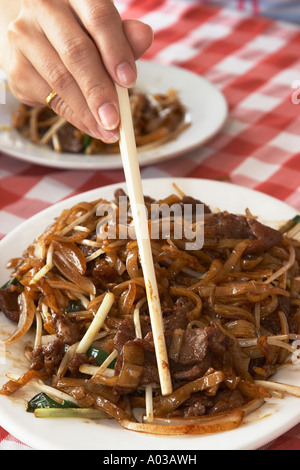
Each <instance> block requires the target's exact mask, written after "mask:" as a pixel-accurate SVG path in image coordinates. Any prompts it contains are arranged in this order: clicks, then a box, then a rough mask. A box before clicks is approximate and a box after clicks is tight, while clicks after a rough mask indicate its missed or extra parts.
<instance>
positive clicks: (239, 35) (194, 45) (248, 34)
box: [0, 0, 300, 450]
mask: <svg viewBox="0 0 300 470" xmlns="http://www.w3.org/2000/svg"><path fill="white" fill-rule="evenodd" d="M116 4H117V6H118V8H119V11H120V13H121V15H122V16H123V17H124V18H137V19H140V20H142V21H144V22H146V23H148V24H150V25H151V26H152V28H153V30H154V33H155V39H154V44H153V46H152V47H151V49H150V50H149V51H148V52H147V53H146V54H145V56H144V57H143V59H144V60H155V61H156V62H160V63H162V64H173V65H177V66H179V67H183V68H185V69H188V70H191V71H193V72H196V73H198V74H200V75H202V76H203V77H205V78H206V79H208V80H209V81H211V82H212V83H214V84H215V85H216V86H217V87H218V88H219V89H220V90H221V91H222V92H223V93H224V94H225V96H226V98H227V101H228V104H229V119H228V122H227V124H226V125H225V127H224V128H223V129H222V131H221V132H220V133H219V134H218V135H217V136H216V137H214V138H213V139H212V140H211V141H210V142H209V143H207V144H206V145H205V146H204V147H202V148H201V149H198V150H196V151H193V152H191V153H189V154H187V155H185V156H182V157H180V158H176V159H173V160H172V161H171V164H170V161H169V162H163V163H160V164H155V165H151V166H148V167H145V168H143V169H142V170H141V172H142V177H147V178H148V177H164V176H173V177H182V176H185V177H199V178H207V179H217V178H225V179H227V178H228V179H229V180H230V181H231V182H232V183H234V184H237V185H241V186H246V187H249V188H253V189H255V190H258V191H261V192H263V193H267V194H269V195H271V196H274V197H276V198H278V199H281V200H282V201H285V202H287V203H288V204H290V205H292V206H294V207H295V208H296V209H298V210H299V211H300V104H298V103H299V102H300V99H299V98H300V27H298V26H296V25H292V24H287V23H283V22H277V21H276V22H275V21H273V20H270V19H267V18H262V17H255V16H249V15H247V14H245V13H243V12H241V11H237V10H236V11H234V10H228V9H222V8H216V7H212V6H209V5H207V4H206V5H203V4H202V2H200V1H196V0H145V1H143V2H141V1H140V0H118V1H117V2H116ZM297 81H298V83H297ZM293 86H295V87H296V88H293ZM297 87H298V88H297ZM121 181H124V175H123V171H121V170H111V171H70V170H68V171H66V170H60V169H57V170H56V169H53V168H46V167H39V166H33V165H31V164H28V163H26V162H22V161H19V160H16V159H13V158H11V157H8V156H6V155H3V154H0V194H1V197H0V238H2V237H4V236H5V235H6V234H7V233H9V232H10V231H11V230H13V229H14V228H15V227H17V226H18V225H19V224H20V223H21V222H23V221H24V220H25V219H28V218H29V217H31V216H33V215H34V214H36V213H37V212H39V211H40V210H42V209H45V208H47V207H49V206H51V205H52V204H54V203H56V202H59V201H60V200H62V199H64V198H67V197H69V196H72V195H74V194H78V193H80V192H83V191H87V190H90V189H94V188H97V187H99V186H104V185H107V184H111V183H118V182H121ZM0 423H1V416H0ZM8 449H15V450H20V449H22V450H23V449H29V448H28V447H27V446H26V445H24V444H23V443H20V442H19V441H17V439H15V438H14V437H13V436H11V435H10V434H9V433H7V432H6V431H5V430H4V429H3V428H1V427H0V450H8ZM264 449H270V450H296V449H297V450H299V449H300V424H299V425H298V426H296V427H295V428H293V429H292V430H290V431H289V432H288V433H286V434H285V435H283V436H281V437H280V438H278V439H277V440H276V441H274V442H272V443H270V444H269V445H268V446H266V447H265V448H264Z"/></svg>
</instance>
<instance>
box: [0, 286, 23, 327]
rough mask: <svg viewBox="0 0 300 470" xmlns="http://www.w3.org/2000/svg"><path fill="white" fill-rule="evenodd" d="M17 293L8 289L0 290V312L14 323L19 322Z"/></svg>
mask: <svg viewBox="0 0 300 470" xmlns="http://www.w3.org/2000/svg"><path fill="white" fill-rule="evenodd" d="M18 296H19V294H18V292H17V291H14V290H10V289H0V310H2V312H3V313H4V315H5V316H6V317H7V318H8V319H9V320H12V321H14V322H18V321H19V315H20V313H19V304H18Z"/></svg>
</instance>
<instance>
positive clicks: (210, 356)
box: [115, 311, 233, 385]
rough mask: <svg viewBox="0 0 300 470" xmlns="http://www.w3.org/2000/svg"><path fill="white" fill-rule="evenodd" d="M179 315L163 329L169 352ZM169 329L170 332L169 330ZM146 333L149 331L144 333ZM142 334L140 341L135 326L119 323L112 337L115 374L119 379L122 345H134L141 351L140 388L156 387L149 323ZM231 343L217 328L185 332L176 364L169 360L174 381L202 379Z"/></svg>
mask: <svg viewBox="0 0 300 470" xmlns="http://www.w3.org/2000/svg"><path fill="white" fill-rule="evenodd" d="M181 313H182V312H181ZM178 315H179V314H178V311H177V312H175V313H173V315H169V316H168V317H167V319H168V323H167V325H168V326H169V327H170V329H165V339H166V346H167V350H168V349H169V348H170V345H171V342H172V338H173V334H174V330H175V329H176V327H177V325H178ZM172 316H174V324H172ZM165 326H166V325H165ZM174 326H175V328H174ZM171 327H173V328H172V329H171ZM147 330H149V331H148V332H147ZM144 333H146V334H143V338H142V339H137V338H136V337H135V326H134V322H133V320H132V319H131V318H129V317H127V318H126V319H125V320H124V321H123V322H122V323H121V325H120V327H119V329H118V332H117V334H116V336H115V348H116V349H117V351H118V352H119V358H118V361H117V363H116V367H115V372H116V375H118V374H119V372H120V370H121V367H122V364H123V356H122V351H123V347H124V345H125V344H127V345H129V344H130V343H132V344H137V345H139V346H140V347H141V348H143V350H144V357H145V360H144V372H143V374H142V376H141V378H140V385H146V384H149V383H159V376H158V371H157V363H156V355H155V347H154V340H153V333H152V331H151V329H150V325H149V324H148V323H147V324H146V328H144ZM232 343H233V342H232V340H231V339H230V338H229V337H227V336H225V335H224V334H223V333H222V332H221V330H219V328H217V327H216V326H208V327H205V328H193V329H185V330H184V334H183V341H182V344H181V348H180V351H179V354H178V358H177V360H176V362H175V361H174V360H172V359H170V369H171V375H172V378H173V380H174V381H182V380H195V379H196V378H199V377H202V375H203V374H205V372H206V371H207V370H208V369H209V368H210V367H212V366H213V365H214V364H215V363H216V362H217V363H222V361H223V357H224V354H225V352H226V350H227V349H228V348H230V346H231V345H232Z"/></svg>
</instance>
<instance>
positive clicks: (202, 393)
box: [0, 188, 300, 435]
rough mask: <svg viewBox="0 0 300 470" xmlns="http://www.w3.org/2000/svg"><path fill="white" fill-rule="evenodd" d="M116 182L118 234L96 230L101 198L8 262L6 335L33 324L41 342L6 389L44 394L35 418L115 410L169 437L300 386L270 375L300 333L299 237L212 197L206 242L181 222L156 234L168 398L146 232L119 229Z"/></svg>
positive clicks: (123, 420) (130, 425)
mask: <svg viewBox="0 0 300 470" xmlns="http://www.w3.org/2000/svg"><path fill="white" fill-rule="evenodd" d="M177 189H178V188H177ZM120 194H123V191H122V190H118V191H117V193H116V194H115V199H114V200H113V201H108V202H107V203H108V204H109V205H111V207H112V208H113V210H114V211H115V214H116V227H117V230H116V237H115V239H105V238H101V239H100V237H99V232H97V226H98V224H99V220H100V218H101V217H103V216H101V217H99V216H97V207H98V205H99V204H100V203H101V202H103V201H102V200H98V201H93V202H82V203H80V204H77V205H76V206H74V207H72V208H70V209H68V210H64V211H63V212H62V214H61V215H60V216H59V217H58V218H57V219H56V220H55V221H54V223H53V224H52V225H51V226H50V227H49V228H48V229H47V230H46V231H45V232H44V233H43V234H42V235H41V236H39V237H38V238H37V239H36V240H35V241H34V242H33V243H32V244H31V245H30V246H29V247H28V249H27V250H26V251H25V252H24V254H23V255H22V257H21V258H18V259H13V260H11V261H10V263H9V266H8V268H9V269H12V270H13V274H12V275H11V279H10V281H8V283H7V284H6V285H5V286H3V288H2V289H1V290H0V308H1V310H2V312H3V315H5V316H6V317H7V318H8V319H9V320H11V321H12V322H16V329H15V331H14V332H13V334H12V335H11V337H10V338H8V339H7V340H6V341H5V344H6V347H7V348H9V347H10V344H12V343H14V342H16V341H20V339H21V338H23V339H24V335H25V334H26V333H27V332H28V331H29V330H30V331H33V332H34V335H33V338H34V341H33V344H31V345H28V342H27V343H26V344H27V345H26V347H25V351H24V353H25V356H26V358H27V360H28V370H27V371H25V372H24V373H23V375H21V376H16V375H14V374H12V373H9V372H8V373H7V378H8V381H7V382H6V383H5V384H4V385H3V386H2V389H1V391H0V393H1V394H3V395H8V396H10V395H12V394H14V393H15V392H16V391H17V390H20V389H21V388H23V387H26V386H27V385H28V384H30V386H33V387H34V388H35V389H36V390H37V393H36V395H35V396H33V397H32V399H31V400H30V401H29V402H28V408H27V411H28V412H33V413H34V414H35V415H36V416H37V417H69V416H72V417H84V418H91V419H92V418H94V419H101V420H103V421H101V422H103V423H105V422H106V421H105V420H108V419H110V420H115V421H116V422H117V423H119V425H120V426H122V427H124V428H126V429H129V430H132V431H138V432H144V433H152V434H164V435H182V434H199V435H200V434H206V433H213V432H220V431H227V430H230V429H235V428H237V427H238V426H239V425H240V424H241V423H242V422H243V420H244V418H245V416H247V415H249V413H251V412H253V411H255V410H257V409H258V408H260V407H261V406H263V404H264V403H265V401H266V400H267V399H268V398H271V397H272V396H274V395H275V396H277V397H281V398H283V396H284V395H285V394H293V395H297V396H300V389H299V387H296V386H292V385H287V384H285V385H283V384H280V383H276V382H274V381H272V376H273V375H274V374H275V373H276V371H277V370H278V368H279V367H280V366H282V365H283V364H286V363H292V357H293V356H295V355H297V351H298V350H297V347H296V346H295V343H296V342H297V340H299V339H300V335H299V333H300V331H299V328H300V265H299V263H300V242H299V241H297V239H294V238H293V237H292V236H291V232H290V231H289V229H290V227H289V225H287V226H285V227H282V228H281V229H279V230H277V229H274V228H271V227H269V226H268V225H264V224H263V223H261V222H259V221H258V220H257V218H256V217H255V216H254V215H252V214H251V213H250V212H249V210H246V211H245V214H243V215H236V214H232V213H228V212H224V211H215V210H212V209H211V208H210V207H208V206H206V205H204V207H205V214H204V245H203V247H202V248H201V249H198V250H190V251H187V250H186V249H185V247H186V245H185V243H184V239H175V237H173V236H172V230H171V232H170V236H169V237H168V238H165V237H159V238H157V239H152V240H151V246H152V252H153V260H154V265H155V270H156V277H157V282H158V287H159V294H160V302H161V308H162V315H163V326H164V335H165V341H166V346H167V352H168V358H169V368H170V374H171V379H172V387H173V391H172V393H171V394H170V395H166V396H164V395H162V393H161V389H160V381H159V376H158V369H157V361H156V354H155V349H154V344H153V333H152V329H151V322H150V317H149V310H148V303H147V298H146V290H145V284H144V278H143V274H142V270H141V265H140V260H139V252H138V246H137V241H136V240H135V239H133V238H132V239H130V238H129V239H128V238H127V239H125V238H121V237H120V236H119V235H120V231H121V227H119V225H118V223H119V222H118V221H119V219H118V209H119V206H118V196H119V195H120ZM153 202H156V203H158V204H168V205H169V206H171V205H172V204H174V203H177V204H181V205H184V204H191V205H192V206H193V207H196V205H197V204H200V203H201V201H198V200H196V199H194V198H192V197H190V196H186V195H184V194H183V193H181V191H180V190H179V189H178V190H177V192H176V191H174V194H171V195H170V196H168V197H166V198H165V199H164V200H160V201H153V200H152V199H151V198H150V197H146V198H145V204H146V206H147V208H148V211H149V212H148V213H149V214H150V213H151V205H152V203H153ZM149 221H150V219H149ZM130 223H132V220H130V218H129V219H128V224H130ZM149 223H150V222H149ZM172 223H173V221H172V220H170V226H171V227H172ZM3 340H5V339H3ZM137 410H139V411H140V412H141V413H140V414H139V413H137Z"/></svg>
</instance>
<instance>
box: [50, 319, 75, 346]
mask: <svg viewBox="0 0 300 470" xmlns="http://www.w3.org/2000/svg"><path fill="white" fill-rule="evenodd" d="M53 320H54V328H55V332H56V335H57V337H58V339H60V340H61V341H63V342H64V343H65V344H69V345H72V344H74V343H77V342H78V341H79V340H80V329H79V325H78V323H76V322H75V321H74V320H72V319H69V318H66V317H65V316H62V315H53Z"/></svg>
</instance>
